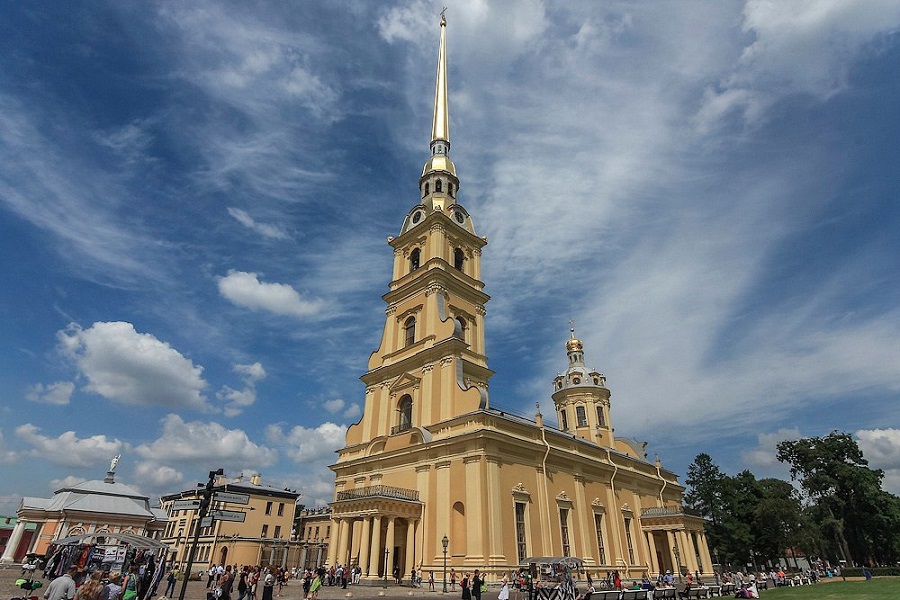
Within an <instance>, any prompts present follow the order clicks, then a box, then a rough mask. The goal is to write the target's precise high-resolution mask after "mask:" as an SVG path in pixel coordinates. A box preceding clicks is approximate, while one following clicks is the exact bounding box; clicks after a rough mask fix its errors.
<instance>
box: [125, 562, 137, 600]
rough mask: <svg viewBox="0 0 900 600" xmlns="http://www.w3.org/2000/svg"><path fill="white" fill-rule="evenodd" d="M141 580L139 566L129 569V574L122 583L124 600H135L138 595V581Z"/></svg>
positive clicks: (132, 566)
mask: <svg viewBox="0 0 900 600" xmlns="http://www.w3.org/2000/svg"><path fill="white" fill-rule="evenodd" d="M140 578H141V574H140V572H139V569H138V566H137V565H131V566H130V567H128V574H127V575H125V581H123V582H122V600H134V599H135V598H137V595H138V581H139V580H140Z"/></svg>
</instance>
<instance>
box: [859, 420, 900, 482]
mask: <svg viewBox="0 0 900 600" xmlns="http://www.w3.org/2000/svg"><path fill="white" fill-rule="evenodd" d="M856 437H857V441H858V443H859V448H860V450H862V452H863V456H864V457H865V458H866V460H868V461H869V466H870V467H872V468H873V469H882V470H884V481H883V483H882V485H883V487H884V489H885V490H887V491H889V492H891V493H893V494H898V495H900V429H860V430H859V431H857V432H856Z"/></svg>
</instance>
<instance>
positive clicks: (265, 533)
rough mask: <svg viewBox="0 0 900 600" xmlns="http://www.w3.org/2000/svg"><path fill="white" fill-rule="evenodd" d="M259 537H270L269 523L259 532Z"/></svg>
mask: <svg viewBox="0 0 900 600" xmlns="http://www.w3.org/2000/svg"><path fill="white" fill-rule="evenodd" d="M259 537H261V538H267V537H269V526H268V525H263V528H262V533H260V534H259Z"/></svg>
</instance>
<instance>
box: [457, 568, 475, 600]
mask: <svg viewBox="0 0 900 600" xmlns="http://www.w3.org/2000/svg"><path fill="white" fill-rule="evenodd" d="M459 587H460V588H462V600H472V590H470V589H469V574H468V573H466V574H465V575H463V578H462V581H460V582H459Z"/></svg>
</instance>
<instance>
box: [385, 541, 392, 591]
mask: <svg viewBox="0 0 900 600" xmlns="http://www.w3.org/2000/svg"><path fill="white" fill-rule="evenodd" d="M390 553H391V551H390V550H388V549H387V548H386V547H385V549H384V587H385V588H387V573H388V555H389V554H390Z"/></svg>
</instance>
